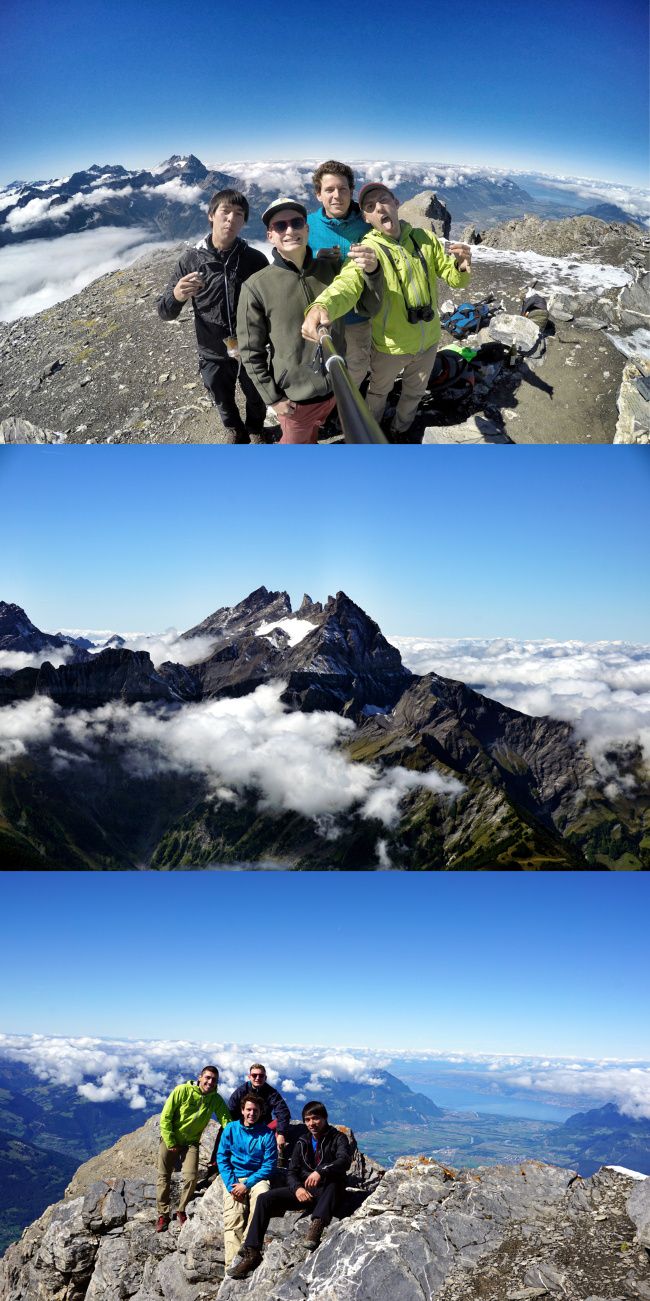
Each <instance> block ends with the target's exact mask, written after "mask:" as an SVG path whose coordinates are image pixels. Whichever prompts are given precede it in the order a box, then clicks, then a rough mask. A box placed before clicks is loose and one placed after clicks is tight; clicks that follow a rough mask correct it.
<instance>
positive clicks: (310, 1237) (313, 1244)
mask: <svg viewBox="0 0 650 1301" xmlns="http://www.w3.org/2000/svg"><path fill="white" fill-rule="evenodd" d="M324 1228H325V1221H324V1220H319V1219H317V1217H316V1216H314V1218H313V1220H312V1222H311V1225H310V1228H309V1233H308V1234H307V1237H306V1238H305V1246H306V1247H307V1248H308V1250H309V1251H315V1250H316V1248H317V1247H319V1246H320V1240H321V1238H322V1236H323V1229H324Z"/></svg>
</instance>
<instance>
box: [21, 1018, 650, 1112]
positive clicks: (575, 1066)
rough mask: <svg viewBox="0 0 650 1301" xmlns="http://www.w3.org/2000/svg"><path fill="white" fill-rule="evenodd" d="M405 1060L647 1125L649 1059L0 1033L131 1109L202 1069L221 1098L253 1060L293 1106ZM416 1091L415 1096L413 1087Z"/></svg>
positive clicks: (49, 1066) (30, 1060)
mask: <svg viewBox="0 0 650 1301" xmlns="http://www.w3.org/2000/svg"><path fill="white" fill-rule="evenodd" d="M409 1058H417V1059H418V1060H420V1061H422V1060H424V1059H427V1058H428V1059H430V1060H431V1062H432V1064H434V1063H435V1062H436V1061H438V1062H440V1063H443V1062H444V1063H445V1065H449V1064H450V1063H453V1064H455V1065H457V1066H458V1067H459V1069H462V1068H468V1069H471V1070H472V1076H473V1078H474V1079H478V1078H479V1077H481V1078H482V1079H483V1080H485V1081H487V1080H489V1082H490V1087H491V1089H492V1091H493V1092H494V1091H496V1092H499V1091H500V1090H501V1091H502V1093H503V1095H504V1096H508V1095H511V1094H512V1093H513V1091H515V1090H516V1091H518V1092H519V1093H524V1094H526V1093H529V1094H531V1095H532V1094H535V1095H537V1096H539V1095H540V1094H547V1095H551V1094H552V1095H553V1097H555V1098H557V1097H562V1098H564V1099H567V1100H568V1101H569V1102H570V1101H571V1099H573V1098H575V1099H576V1110H578V1109H579V1108H582V1107H583V1106H584V1105H585V1100H588V1105H590V1106H594V1107H598V1106H602V1105H603V1104H604V1103H606V1102H615V1103H616V1104H617V1106H618V1107H619V1109H620V1110H621V1111H622V1112H623V1114H624V1115H627V1116H630V1117H633V1118H635V1119H642V1118H645V1119H648V1118H650V1063H648V1062H645V1061H620V1060H613V1059H604V1058H601V1059H597V1060H589V1059H576V1058H551V1057H532V1056H518V1055H509V1054H499V1053H495V1054H488V1053H483V1054H475V1053H463V1052H458V1053H449V1052H444V1051H436V1052H433V1051H432V1052H430V1053H427V1052H426V1051H418V1050H413V1051H412V1052H411V1053H408V1052H396V1051H390V1050H388V1049H381V1050H377V1049H367V1048H362V1047H350V1048H348V1047H345V1048H343V1047H324V1046H296V1045H288V1046H278V1045H277V1044H274V1045H271V1046H268V1045H263V1044H259V1043H255V1044H232V1043H229V1044H224V1043H221V1042H219V1041H216V1040H210V1039H205V1040H202V1041H198V1042H192V1041H189V1040H181V1041H179V1042H174V1041H172V1040H147V1039H136V1040H121V1039H99V1038H94V1037H92V1036H83V1037H81V1036H79V1037H71V1036H62V1037H55V1036H51V1035H38V1034H34V1035H9V1034H0V1060H2V1059H4V1060H8V1061H13V1062H22V1063H24V1064H25V1065H27V1066H29V1067H30V1068H31V1069H32V1070H33V1071H34V1073H35V1074H36V1075H37V1076H38V1078H39V1079H42V1080H44V1081H46V1082H48V1083H51V1084H59V1085H68V1086H70V1087H72V1088H76V1090H77V1092H78V1094H79V1095H80V1097H84V1098H87V1099H88V1100H89V1101H91V1102H109V1101H115V1100H122V1101H126V1102H128V1104H129V1106H131V1107H132V1108H133V1109H134V1110H141V1109H142V1108H144V1107H146V1106H148V1105H149V1106H151V1105H155V1104H159V1103H162V1102H163V1101H164V1099H165V1097H166V1096H167V1093H168V1092H169V1090H170V1088H171V1087H172V1086H173V1085H174V1084H175V1083H177V1082H178V1081H180V1080H183V1079H187V1078H188V1076H190V1075H192V1074H195V1073H196V1072H198V1071H199V1070H200V1069H201V1067H202V1066H204V1065H206V1063H208V1062H214V1063H215V1064H216V1065H217V1066H218V1067H219V1071H220V1077H221V1078H220V1090H221V1092H222V1093H223V1094H225V1095H228V1093H229V1092H230V1091H231V1090H232V1089H234V1088H235V1087H236V1085H237V1084H238V1083H240V1082H241V1081H242V1080H243V1079H244V1077H245V1075H246V1073H247V1071H248V1067H249V1066H250V1063H251V1061H255V1060H256V1059H259V1060H261V1061H263V1062H264V1063H265V1064H266V1066H267V1069H268V1074H269V1079H270V1081H271V1083H272V1084H274V1085H277V1086H278V1087H279V1088H280V1089H282V1091H283V1092H285V1093H287V1094H288V1095H290V1096H289V1100H290V1102H291V1101H292V1097H291V1095H293V1099H295V1101H296V1102H299V1101H301V1100H302V1098H303V1097H304V1094H305V1092H307V1093H310V1094H313V1095H314V1096H318V1095H319V1094H320V1093H323V1092H325V1093H326V1091H327V1087H328V1085H329V1084H331V1083H333V1082H345V1081H356V1082H358V1083H361V1084H369V1085H372V1084H374V1085H376V1084H377V1083H378V1082H379V1077H378V1072H379V1071H381V1070H385V1069H388V1070H390V1071H391V1072H392V1073H394V1074H396V1075H398V1076H399V1073H400V1070H399V1067H400V1062H402V1063H407V1062H408V1060H409ZM297 1080H299V1081H300V1084H299V1085H298V1084H297V1083H296V1081H297ZM412 1087H413V1088H415V1089H416V1090H417V1088H418V1085H417V1084H414V1085H413V1086H412ZM513 1113H514V1114H516V1106H515V1104H513Z"/></svg>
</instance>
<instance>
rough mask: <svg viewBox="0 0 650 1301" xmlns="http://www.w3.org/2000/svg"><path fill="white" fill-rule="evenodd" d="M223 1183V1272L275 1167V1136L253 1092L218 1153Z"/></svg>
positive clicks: (267, 1187) (265, 1189)
mask: <svg viewBox="0 0 650 1301" xmlns="http://www.w3.org/2000/svg"><path fill="white" fill-rule="evenodd" d="M217 1160H218V1163H219V1174H220V1175H221V1179H222V1181H223V1185H224V1188H223V1240H224V1252H225V1261H226V1269H227V1268H228V1266H229V1264H230V1262H231V1261H232V1260H233V1259H234V1257H235V1256H236V1255H237V1252H238V1251H239V1248H240V1246H241V1241H242V1238H243V1236H244V1232H245V1229H246V1225H247V1224H248V1221H249V1219H250V1216H251V1214H252V1213H253V1211H254V1210H255V1207H256V1205H257V1201H258V1198H259V1197H260V1196H261V1195H262V1194H263V1193H267V1192H268V1191H269V1188H270V1187H271V1185H270V1183H269V1179H270V1177H271V1175H272V1174H273V1171H274V1170H275V1167H276V1165H277V1151H276V1146H275V1137H274V1135H273V1133H272V1131H271V1130H270V1129H269V1128H268V1125H267V1124H266V1122H265V1120H264V1119H263V1104H262V1102H261V1101H260V1099H259V1098H256V1097H255V1096H254V1095H253V1094H252V1093H246V1094H245V1095H244V1097H243V1098H242V1101H241V1120H233V1122H232V1124H231V1125H229V1126H228V1129H227V1130H226V1131H225V1133H224V1134H223V1137H222V1139H221V1143H220V1145H219V1151H218V1153H217Z"/></svg>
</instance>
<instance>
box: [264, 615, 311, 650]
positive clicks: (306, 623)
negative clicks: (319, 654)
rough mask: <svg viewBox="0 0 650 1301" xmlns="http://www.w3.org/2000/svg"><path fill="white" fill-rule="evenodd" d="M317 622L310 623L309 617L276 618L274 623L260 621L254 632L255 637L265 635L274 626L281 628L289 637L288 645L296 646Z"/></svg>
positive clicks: (271, 630)
mask: <svg viewBox="0 0 650 1301" xmlns="http://www.w3.org/2000/svg"><path fill="white" fill-rule="evenodd" d="M316 627H317V624H315V623H311V622H310V620H309V619H276V621H275V623H261V624H260V626H259V628H257V630H256V632H255V636H256V637H267V636H268V634H269V633H270V632H273V629H274V628H281V629H282V631H283V632H286V634H287V637H288V638H289V645H290V646H297V645H298V642H301V641H303V640H304V638H305V637H308V636H309V633H310V632H313V630H314V628H316Z"/></svg>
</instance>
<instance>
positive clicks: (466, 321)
mask: <svg viewBox="0 0 650 1301" xmlns="http://www.w3.org/2000/svg"><path fill="white" fill-rule="evenodd" d="M490 315H491V311H490V306H489V304H488V303H460V304H459V306H458V307H456V308H455V309H454V311H453V312H446V313H445V315H444V316H441V317H440V324H441V325H444V327H445V330H447V331H448V332H449V334H452V335H453V337H454V339H464V338H465V337H466V336H467V335H468V334H476V331H477V330H480V328H481V326H482V325H485V324H486V323H487V322H488V321H489V319H490Z"/></svg>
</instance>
